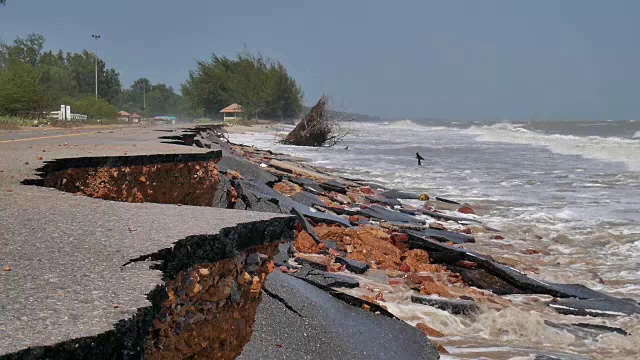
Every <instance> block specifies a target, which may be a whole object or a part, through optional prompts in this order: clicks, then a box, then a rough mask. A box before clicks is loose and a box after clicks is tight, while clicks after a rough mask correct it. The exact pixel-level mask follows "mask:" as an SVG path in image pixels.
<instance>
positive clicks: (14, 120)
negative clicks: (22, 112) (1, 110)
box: [0, 116, 39, 130]
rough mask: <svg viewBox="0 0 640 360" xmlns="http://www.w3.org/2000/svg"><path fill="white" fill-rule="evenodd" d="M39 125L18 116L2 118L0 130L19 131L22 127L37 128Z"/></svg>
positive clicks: (0, 118)
mask: <svg viewBox="0 0 640 360" xmlns="http://www.w3.org/2000/svg"><path fill="white" fill-rule="evenodd" d="M38 124H39V123H36V122H34V120H32V119H27V118H23V117H18V116H0V129H8V130H13V129H19V128H21V127H30V126H37V125H38Z"/></svg>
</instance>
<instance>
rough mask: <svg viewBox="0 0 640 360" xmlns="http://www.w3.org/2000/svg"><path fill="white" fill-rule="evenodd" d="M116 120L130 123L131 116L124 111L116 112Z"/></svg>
mask: <svg viewBox="0 0 640 360" xmlns="http://www.w3.org/2000/svg"><path fill="white" fill-rule="evenodd" d="M118 120H120V121H126V122H131V114H129V113H128V112H126V111H119V112H118Z"/></svg>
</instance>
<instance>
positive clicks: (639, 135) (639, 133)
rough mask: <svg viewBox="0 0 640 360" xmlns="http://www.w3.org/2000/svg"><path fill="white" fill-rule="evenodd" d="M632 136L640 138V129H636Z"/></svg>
mask: <svg viewBox="0 0 640 360" xmlns="http://www.w3.org/2000/svg"><path fill="white" fill-rule="evenodd" d="M632 138H634V139H640V131H636V133H635V134H633V136H632Z"/></svg>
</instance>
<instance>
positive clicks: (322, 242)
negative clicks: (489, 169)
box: [183, 127, 640, 356]
mask: <svg viewBox="0 0 640 360" xmlns="http://www.w3.org/2000/svg"><path fill="white" fill-rule="evenodd" d="M193 134H195V136H196V137H197V138H199V139H205V140H206V141H204V143H206V144H209V147H210V148H224V149H225V151H226V152H229V154H230V155H229V156H230V157H231V156H232V157H234V158H239V157H242V158H244V159H246V160H248V161H250V162H251V163H253V164H254V165H256V167H255V169H258V170H259V174H264V173H265V172H267V173H269V174H270V175H271V176H274V177H276V179H273V178H269V180H268V181H261V180H260V179H258V174H256V173H254V172H255V171H256V170H249V171H248V172H247V173H246V174H245V173H233V172H228V173H227V176H230V178H231V179H233V180H238V179H241V180H244V184H242V183H241V185H240V188H241V191H240V193H242V194H243V195H244V196H245V197H246V198H250V200H249V203H251V202H252V203H253V204H257V205H256V206H257V208H259V209H260V210H261V211H271V212H278V213H295V214H299V215H300V216H302V217H303V218H304V220H305V221H299V223H298V226H297V229H296V243H294V244H296V245H295V246H294V247H293V249H292V250H291V251H289V252H288V257H285V258H283V259H281V260H280V264H281V265H282V266H279V270H280V271H282V272H284V273H289V274H291V275H293V276H297V277H302V278H306V281H307V282H308V283H314V284H315V285H316V286H317V287H319V288H321V289H324V290H326V291H328V292H330V293H335V292H336V289H337V292H341V293H344V294H354V292H353V291H349V290H348V288H351V287H353V284H351V285H346V284H345V282H340V281H335V279H334V280H332V281H334V282H335V283H336V285H334V286H327V285H326V284H325V283H326V281H327V278H326V276H324V275H323V276H322V281H320V280H317V276H309V274H310V273H313V272H315V273H317V272H318V271H320V272H323V273H326V272H329V273H332V274H334V275H333V276H334V277H335V276H336V275H335V274H341V273H344V274H346V275H347V276H350V274H352V273H354V271H350V270H353V268H352V269H347V266H346V264H345V263H344V261H341V260H339V259H345V258H346V259H348V260H351V261H358V260H359V261H360V262H361V264H362V266H367V267H370V268H372V269H383V270H385V271H387V273H388V274H389V284H393V285H396V284H400V283H402V284H403V286H405V285H404V284H405V283H406V285H407V286H409V288H411V289H414V290H415V291H416V295H415V296H412V298H411V300H412V301H413V302H414V303H419V304H425V305H427V306H432V307H436V308H439V309H444V310H446V311H449V312H452V313H455V314H460V315H462V316H469V315H472V314H475V313H477V312H478V311H482V309H483V307H484V306H487V305H489V306H490V307H492V308H494V309H500V308H504V307H505V306H512V305H511V301H510V300H508V299H506V298H502V297H501V296H502V295H513V294H531V295H548V296H551V297H553V299H552V300H551V301H548V302H546V305H547V306H548V307H549V308H550V309H553V310H556V311H557V312H559V313H561V314H572V315H579V316H587V315H588V316H628V315H634V314H640V305H639V304H638V303H637V302H636V301H634V300H631V299H622V298H617V297H613V296H610V295H608V294H605V293H602V292H599V291H595V290H592V289H589V288H587V287H585V286H583V285H580V284H559V283H551V282H546V281H541V280H537V279H534V278H531V277H529V276H528V275H526V274H525V273H523V272H521V271H519V270H517V269H515V268H513V267H511V266H508V265H505V264H501V263H499V262H497V261H495V260H493V259H492V258H491V257H490V256H486V255H483V254H479V253H476V252H474V251H470V250H467V249H465V248H464V244H466V243H471V242H475V239H474V237H473V236H472V235H470V234H471V233H472V232H473V231H475V230H472V229H481V230H483V231H487V232H499V230H497V229H493V228H490V227H488V226H486V225H484V224H482V222H481V221H479V220H478V219H477V218H475V217H474V216H468V214H473V209H472V208H471V207H470V206H469V205H468V204H462V203H460V202H457V201H453V200H449V199H446V198H442V197H435V198H433V199H430V197H429V196H428V195H426V194H412V193H407V192H404V191H401V190H393V189H385V188H384V187H382V186H377V185H376V184H372V183H368V182H366V181H360V180H357V179H345V178H341V177H338V176H335V175H332V174H329V173H325V172H322V171H320V170H318V169H314V168H312V167H309V166H306V165H305V164H304V163H302V162H301V161H300V160H299V159H295V158H293V159H292V158H291V157H290V156H288V155H282V154H275V153H273V152H271V151H263V150H258V149H255V148H253V147H248V146H242V145H236V144H232V143H230V142H228V140H227V138H226V137H225V136H224V134H223V129H222V128H221V127H200V128H198V129H196V130H194V132H193ZM198 143H203V142H202V141H199V142H198V141H196V142H191V145H193V146H198ZM183 144H185V145H189V143H188V141H187V142H184V143H183ZM260 176H261V177H262V178H263V179H264V178H266V176H264V175H260ZM247 183H248V184H249V185H248V186H245V184H247ZM236 184H237V183H236ZM233 186H234V188H236V187H237V185H233ZM247 191H248V192H249V195H247ZM404 199H420V200H426V202H425V205H424V206H423V207H415V206H408V205H404V202H403V201H402V200H404ZM241 204H242V206H246V202H245V203H241ZM265 204H267V205H266V206H265ZM447 210H453V211H447ZM339 219H341V220H339ZM305 223H310V224H311V228H309V226H308V224H305ZM327 227H328V228H331V229H332V230H330V231H325V230H324V229H326V228H327ZM367 228H370V229H378V230H374V232H375V231H381V233H379V234H377V235H372V236H368V237H365V239H364V240H363V241H359V242H356V243H354V242H353V239H354V238H358V235H354V229H367ZM355 231H359V230H355ZM320 233H322V234H320ZM328 233H332V234H333V235H330V236H329V237H326V236H324V235H326V234H328ZM372 243H376V244H378V245H374V246H373V247H370V246H369V245H370V244H372ZM383 243H387V244H390V245H392V246H393V247H395V248H397V249H398V252H399V253H396V254H393V251H389V250H388V247H387V246H386V245H384V246H383V245H381V244H383ZM330 244H332V245H330ZM362 246H366V251H369V252H368V253H367V256H360V255H358V254H359V252H361V251H362V250H363V249H365V248H362ZM384 249H387V250H384ZM412 251H423V253H411V252H412ZM281 254H282V253H281ZM415 254H419V255H415ZM413 255H415V256H417V259H418V260H417V261H416V259H412V258H411V257H412V256H413ZM310 268H311V270H310ZM365 271H366V270H365ZM425 272H427V273H430V274H429V275H425ZM296 273H300V274H297V275H296ZM396 279H398V280H396ZM331 289H332V290H331ZM359 297H360V300H362V301H361V302H360V303H359V305H358V306H362V307H363V308H366V309H371V308H372V307H371V304H373V305H374V306H377V307H378V308H380V309H382V310H385V305H384V303H385V301H384V294H382V293H380V292H378V293H375V292H374V293H373V294H371V296H369V295H360V296H359ZM345 298H347V297H345ZM351 298H353V296H351ZM347 299H348V298H347ZM344 301H347V302H349V300H344ZM352 303H353V301H352ZM382 310H381V312H382ZM567 326H569V325H567ZM618 330H620V331H623V330H622V329H618ZM620 331H618V333H622V332H620ZM538 355H540V356H546V355H544V354H543V353H542V352H540V353H538Z"/></svg>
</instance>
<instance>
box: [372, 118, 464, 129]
mask: <svg viewBox="0 0 640 360" xmlns="http://www.w3.org/2000/svg"><path fill="white" fill-rule="evenodd" d="M383 124H384V125H387V126H390V127H393V128H397V129H413V130H429V131H437V130H451V129H452V128H451V127H448V126H429V125H426V124H424V125H423V124H417V123H415V122H413V121H411V120H396V121H392V122H390V123H383Z"/></svg>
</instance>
